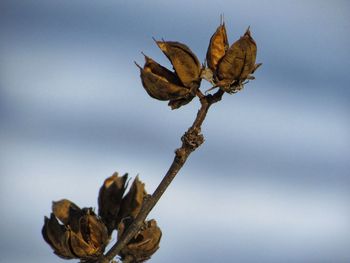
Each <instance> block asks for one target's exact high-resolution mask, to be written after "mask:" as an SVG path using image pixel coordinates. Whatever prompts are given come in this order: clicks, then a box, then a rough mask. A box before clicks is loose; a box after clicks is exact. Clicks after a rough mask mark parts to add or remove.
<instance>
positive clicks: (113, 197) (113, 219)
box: [98, 173, 128, 235]
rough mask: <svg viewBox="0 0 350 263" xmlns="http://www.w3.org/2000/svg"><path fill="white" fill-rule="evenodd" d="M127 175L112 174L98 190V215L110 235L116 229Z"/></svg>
mask: <svg viewBox="0 0 350 263" xmlns="http://www.w3.org/2000/svg"><path fill="white" fill-rule="evenodd" d="M127 179H128V174H124V175H123V176H119V175H118V173H114V174H113V175H112V176H111V177H108V178H107V179H106V180H105V181H104V183H103V185H102V186H101V188H100V191H99V195H98V215H99V216H100V217H101V219H102V220H103V222H104V223H105V225H106V226H107V229H108V234H109V235H110V234H111V233H112V231H113V230H114V229H116V227H117V225H118V224H119V222H117V218H118V213H119V210H120V206H121V201H122V198H123V195H124V192H125V189H126V187H127V183H126V181H127Z"/></svg>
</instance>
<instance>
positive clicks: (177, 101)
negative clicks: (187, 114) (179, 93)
mask: <svg viewBox="0 0 350 263" xmlns="http://www.w3.org/2000/svg"><path fill="white" fill-rule="evenodd" d="M194 97H195V96H194V95H192V94H189V95H188V96H186V97H184V98H181V99H175V100H170V101H169V103H168V105H169V106H170V107H171V109H172V110H175V109H178V108H180V107H181V106H184V105H186V104H188V103H190V102H191V100H193V98H194Z"/></svg>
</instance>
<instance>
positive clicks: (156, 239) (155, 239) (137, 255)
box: [118, 220, 162, 262]
mask: <svg viewBox="0 0 350 263" xmlns="http://www.w3.org/2000/svg"><path fill="white" fill-rule="evenodd" d="M121 224H123V223H121ZM124 229H125V227H123V226H121V228H120V229H119V230H118V237H121V235H122V234H123V231H124ZM161 237H162V231H161V230H160V228H159V227H158V226H157V222H156V221H155V220H149V221H147V222H144V225H143V227H141V229H140V231H139V232H138V234H137V235H136V236H135V237H134V238H133V239H131V240H130V242H129V243H128V244H127V245H126V246H125V247H124V248H123V249H122V251H121V252H120V256H121V257H122V259H124V258H125V257H132V258H133V260H134V261H135V262H143V261H144V260H147V259H149V258H150V257H151V256H152V255H153V254H154V253H155V252H156V251H157V250H158V248H159V243H160V239H161Z"/></svg>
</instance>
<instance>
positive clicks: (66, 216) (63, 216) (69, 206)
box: [52, 199, 80, 225]
mask: <svg viewBox="0 0 350 263" xmlns="http://www.w3.org/2000/svg"><path fill="white" fill-rule="evenodd" d="M74 210H75V211H80V208H79V207H78V206H77V205H76V204H74V203H73V202H71V201H69V200H67V199H62V200H59V201H57V202H55V201H54V202H52V212H53V213H54V215H55V216H56V217H57V218H58V219H59V220H60V221H61V222H62V223H63V224H65V225H67V224H69V221H70V217H71V213H72V211H74Z"/></svg>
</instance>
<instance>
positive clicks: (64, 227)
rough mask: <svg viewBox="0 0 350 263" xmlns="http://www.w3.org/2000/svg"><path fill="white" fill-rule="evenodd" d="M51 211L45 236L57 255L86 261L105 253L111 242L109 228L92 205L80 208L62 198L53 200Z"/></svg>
mask: <svg viewBox="0 0 350 263" xmlns="http://www.w3.org/2000/svg"><path fill="white" fill-rule="evenodd" d="M52 211H53V213H51V215H50V218H47V217H45V222H44V226H43V228H42V235H43V237H44V239H45V241H46V242H47V243H48V244H49V245H50V246H51V247H52V249H53V250H54V253H55V254H57V255H58V256H60V257H62V258H65V259H71V258H79V259H81V260H82V261H87V260H91V259H96V258H98V257H99V256H100V255H101V254H102V253H103V252H104V250H105V247H106V245H107V244H108V241H109V238H108V232H107V228H106V226H105V225H104V223H103V222H102V221H101V219H100V218H99V217H97V216H96V214H95V213H94V212H93V210H92V209H91V208H83V209H80V208H79V207H78V206H77V205H76V204H74V203H73V202H71V201H69V200H67V199H63V200H60V201H58V202H53V205H52ZM59 221H61V222H62V224H61V223H60V222H59Z"/></svg>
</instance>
